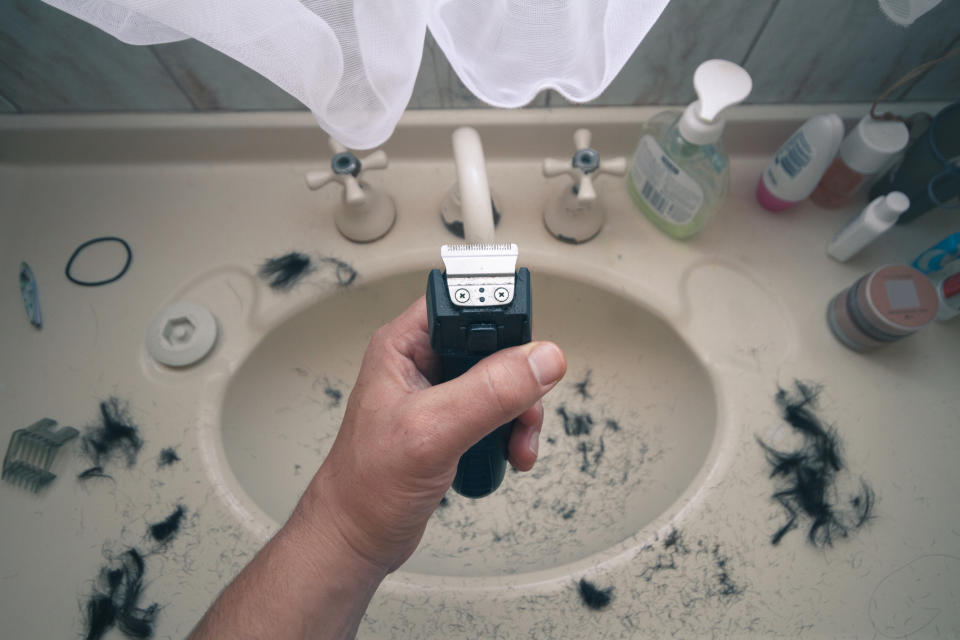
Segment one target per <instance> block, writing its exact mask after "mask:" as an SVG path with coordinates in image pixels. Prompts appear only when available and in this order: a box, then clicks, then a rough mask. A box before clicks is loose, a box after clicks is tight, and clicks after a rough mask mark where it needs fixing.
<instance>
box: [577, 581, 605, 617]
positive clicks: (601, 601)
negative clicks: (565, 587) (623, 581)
mask: <svg viewBox="0 0 960 640" xmlns="http://www.w3.org/2000/svg"><path fill="white" fill-rule="evenodd" d="M578 588H579V591H580V599H581V600H583V604H585V605H587V606H588V607H590V608H591V609H594V610H596V611H600V610H601V609H606V608H607V606H609V605H610V601H611V600H613V587H607V588H606V589H598V588H597V586H596V585H595V584H593V583H592V582H588V581H587V579H586V578H580V582H579V584H578Z"/></svg>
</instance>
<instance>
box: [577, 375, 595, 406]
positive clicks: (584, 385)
mask: <svg viewBox="0 0 960 640" xmlns="http://www.w3.org/2000/svg"><path fill="white" fill-rule="evenodd" d="M592 376H593V371H591V370H590V369H587V373H586V374H585V375H584V376H583V380H581V381H580V382H574V383H573V388H574V389H576V390H577V393H578V394H580V397H581V398H583V399H584V400H589V399H590V398H592V397H593V394H592V393H590V383H592V382H593V380H592V379H591V377H592Z"/></svg>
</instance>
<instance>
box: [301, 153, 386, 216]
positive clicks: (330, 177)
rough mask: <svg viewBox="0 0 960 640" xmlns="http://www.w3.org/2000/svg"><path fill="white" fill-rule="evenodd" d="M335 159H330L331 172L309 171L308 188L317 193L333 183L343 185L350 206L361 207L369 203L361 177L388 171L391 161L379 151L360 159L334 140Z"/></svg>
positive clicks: (307, 177) (307, 176)
mask: <svg viewBox="0 0 960 640" xmlns="http://www.w3.org/2000/svg"><path fill="white" fill-rule="evenodd" d="M328 144H329V146H330V150H331V151H332V152H333V157H331V158H330V170H329V171H308V172H307V175H306V180H307V187H309V188H310V189H311V190H312V191H316V190H317V189H320V188H322V187H324V186H326V185H328V184H330V183H331V182H339V183H340V184H341V185H343V189H344V196H343V197H344V201H345V202H346V203H347V204H348V205H350V206H359V205H362V204H364V203H365V202H366V201H367V194H366V193H365V192H364V190H363V188H362V187H361V186H360V181H359V177H360V174H361V173H363V172H364V171H371V170H375V169H386V168H387V166H388V164H389V161H388V160H387V154H386V153H385V152H384V151H383V150H382V149H380V150H377V151H374V152H373V153H371V154H370V155H368V156H366V157H364V158H358V157H357V156H356V155H355V154H354V153H353V152H352V151H350V150H348V149H347V148H346V147H345V146H343V145H342V144H340V143H339V142H337V141H336V140H334V139H333V138H332V137H331V138H330V139H329V140H328Z"/></svg>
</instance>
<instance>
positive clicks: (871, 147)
mask: <svg viewBox="0 0 960 640" xmlns="http://www.w3.org/2000/svg"><path fill="white" fill-rule="evenodd" d="M909 140H910V133H909V131H907V125H905V124H903V123H902V122H899V121H897V120H874V119H873V118H872V117H871V116H870V114H869V113H868V114H867V115H865V116H864V117H863V118H862V119H861V120H860V122H859V123H857V126H856V127H854V129H853V131H851V132H850V134H849V135H848V136H847V137H846V138H844V140H843V144H841V145H840V157H841V158H843V161H844V162H845V163H846V164H847V166H848V167H850V168H851V169H853V170H854V171H856V172H857V173H861V174H863V175H872V174H874V173H876V172H877V171H879V170H880V169H881V168H883V165H885V164H886V163H887V160H889V159H890V158H891V157H893V156H894V155H895V154H897V153H899V152H900V151H902V150H903V148H904V147H906V146H907V142H908V141H909Z"/></svg>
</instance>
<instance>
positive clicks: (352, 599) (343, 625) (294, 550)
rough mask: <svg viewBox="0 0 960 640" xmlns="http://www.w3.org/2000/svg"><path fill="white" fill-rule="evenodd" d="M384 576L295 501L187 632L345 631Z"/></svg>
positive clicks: (197, 637) (336, 634) (308, 634)
mask: <svg viewBox="0 0 960 640" xmlns="http://www.w3.org/2000/svg"><path fill="white" fill-rule="evenodd" d="M384 575H385V574H384V572H383V571H382V570H380V569H378V568H376V567H374V566H373V565H371V564H370V563H369V562H367V561H366V560H364V559H363V558H360V557H358V556H357V555H356V554H354V553H353V552H352V550H351V549H349V548H348V547H346V546H345V545H344V544H343V541H342V540H341V539H339V534H338V532H337V531H336V530H335V529H334V528H333V527H332V526H331V525H330V523H329V520H328V521H327V522H324V519H323V518H321V517H320V516H319V514H317V513H315V512H312V511H311V509H310V508H309V507H308V508H304V506H303V504H301V505H298V507H297V510H296V511H295V512H294V515H293V516H291V518H290V520H289V521H288V522H287V524H285V525H284V527H283V528H282V529H280V531H278V532H277V534H276V535H275V536H274V537H273V539H272V540H270V542H268V543H267V544H266V546H264V548H263V549H261V550H260V552H259V553H258V554H257V555H256V557H255V558H254V559H253V561H251V562H250V564H249V565H247V566H246V568H244V569H243V571H241V572H240V574H239V575H238V576H237V577H236V578H235V579H234V580H233V582H231V583H230V585H229V586H228V587H227V588H226V589H225V590H224V591H223V593H221V594H220V597H218V598H217V601H216V602H215V603H214V604H213V606H212V607H211V608H210V610H209V611H208V612H207V614H206V615H205V616H204V617H203V619H202V620H201V621H200V623H199V624H198V625H197V628H196V629H194V631H193V633H192V634H191V635H190V638H191V639H192V640H202V639H207V638H244V639H247V638H249V639H259V638H269V640H288V639H289V640H293V639H297V640H299V639H301V638H330V639H333V638H338V639H339V638H352V637H353V636H354V635H355V634H356V631H357V627H358V626H359V624H360V620H361V619H362V618H363V612H364V611H365V610H366V608H367V605H368V604H369V602H370V598H372V597H373V594H374V592H376V590H377V587H378V586H379V585H380V582H381V581H382V580H383V577H384Z"/></svg>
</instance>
